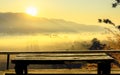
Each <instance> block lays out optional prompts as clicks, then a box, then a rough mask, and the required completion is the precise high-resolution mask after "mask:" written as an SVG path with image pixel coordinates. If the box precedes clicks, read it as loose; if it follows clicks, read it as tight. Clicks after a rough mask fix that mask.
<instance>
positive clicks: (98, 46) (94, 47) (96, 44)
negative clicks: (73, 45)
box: [89, 38, 106, 50]
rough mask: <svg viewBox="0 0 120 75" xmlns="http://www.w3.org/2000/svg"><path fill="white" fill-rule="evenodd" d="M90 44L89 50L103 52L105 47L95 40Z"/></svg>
mask: <svg viewBox="0 0 120 75" xmlns="http://www.w3.org/2000/svg"><path fill="white" fill-rule="evenodd" d="M91 42H92V45H91V46H90V48H89V50H103V49H104V48H105V47H106V44H101V42H100V41H99V40H98V39H97V38H94V39H93V40H92V41H91Z"/></svg>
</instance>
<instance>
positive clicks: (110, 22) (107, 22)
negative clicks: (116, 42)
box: [98, 19, 115, 26]
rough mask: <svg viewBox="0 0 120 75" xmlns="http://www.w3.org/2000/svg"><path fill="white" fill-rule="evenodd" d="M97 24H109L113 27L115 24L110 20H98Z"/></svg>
mask: <svg viewBox="0 0 120 75" xmlns="http://www.w3.org/2000/svg"><path fill="white" fill-rule="evenodd" d="M98 21H99V23H102V22H103V23H106V24H111V25H113V26H115V23H113V22H112V21H111V20H110V19H103V20H102V19H98Z"/></svg>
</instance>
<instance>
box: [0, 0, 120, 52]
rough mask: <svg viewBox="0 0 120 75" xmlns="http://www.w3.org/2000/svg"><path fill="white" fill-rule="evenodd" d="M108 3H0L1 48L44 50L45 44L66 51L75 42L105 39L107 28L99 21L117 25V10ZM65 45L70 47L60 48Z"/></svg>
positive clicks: (70, 0)
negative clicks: (67, 44)
mask: <svg viewBox="0 0 120 75" xmlns="http://www.w3.org/2000/svg"><path fill="white" fill-rule="evenodd" d="M111 4H112V0H0V7H1V8H0V36H1V38H0V40H1V41H2V42H1V43H0V49H26V50H28V49H32V48H35V49H36V48H37V49H39V48H40V49H44V48H45V46H46V45H47V46H49V47H47V49H50V47H52V46H51V45H53V47H54V48H51V49H68V48H70V47H71V45H72V43H73V42H74V41H76V40H77V41H83V39H84V40H85V39H86V40H91V39H92V38H94V37H97V38H99V39H102V40H104V39H106V38H105V36H106V34H107V33H108V32H107V31H106V30H105V27H106V26H107V25H106V24H100V23H98V19H99V18H109V19H111V20H112V21H114V22H115V23H116V24H119V23H120V22H119V21H118V18H119V11H120V10H119V8H116V9H113V8H112V5H111ZM108 27H111V26H109V25H108ZM101 34H102V35H101ZM107 35H108V34H107ZM46 36H47V37H46ZM42 37H46V38H42ZM72 37H74V38H72ZM103 37H104V38H103ZM27 38H29V40H27ZM30 38H31V39H30ZM68 38H69V39H68ZM3 39H4V40H3ZM55 39H56V40H55ZM6 40H7V41H6ZM46 40H47V41H46ZM11 41H12V44H11V43H9V42H11ZM35 41H37V43H35ZM3 42H4V43H3ZM41 42H42V43H41ZM66 42H67V43H71V44H70V45H69V46H68V47H66V48H64V47H62V48H61V46H66V45H64V44H66ZM43 45H44V46H43ZM54 45H58V46H54ZM59 45H61V46H59ZM28 47H29V48H28ZM43 47H44V48H43ZM35 49H34V50H35Z"/></svg>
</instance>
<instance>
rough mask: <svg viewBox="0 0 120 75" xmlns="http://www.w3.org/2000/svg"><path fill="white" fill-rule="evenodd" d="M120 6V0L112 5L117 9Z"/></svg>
mask: <svg viewBox="0 0 120 75" xmlns="http://www.w3.org/2000/svg"><path fill="white" fill-rule="evenodd" d="M119 4H120V0H115V3H113V4H112V7H113V8H116V7H117V6H118V5H119Z"/></svg>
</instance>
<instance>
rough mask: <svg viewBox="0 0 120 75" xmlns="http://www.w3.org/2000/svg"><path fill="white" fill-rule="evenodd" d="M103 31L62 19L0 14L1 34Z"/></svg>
mask: <svg viewBox="0 0 120 75" xmlns="http://www.w3.org/2000/svg"><path fill="white" fill-rule="evenodd" d="M103 29H104V28H103V27H100V26H96V25H83V24H78V23H74V22H70V21H65V20H62V19H47V18H38V17H33V16H28V15H26V14H24V13H0V33H7V34H34V33H57V32H60V33H63V32H64V33H68V32H70V33H71V32H99V31H102V30H103Z"/></svg>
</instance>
